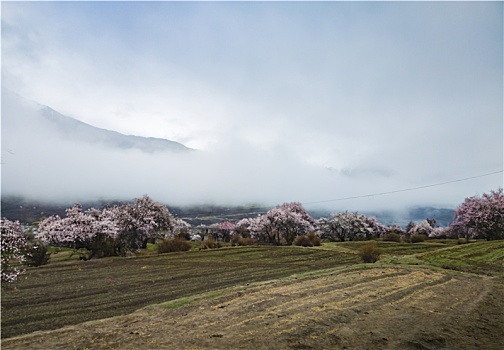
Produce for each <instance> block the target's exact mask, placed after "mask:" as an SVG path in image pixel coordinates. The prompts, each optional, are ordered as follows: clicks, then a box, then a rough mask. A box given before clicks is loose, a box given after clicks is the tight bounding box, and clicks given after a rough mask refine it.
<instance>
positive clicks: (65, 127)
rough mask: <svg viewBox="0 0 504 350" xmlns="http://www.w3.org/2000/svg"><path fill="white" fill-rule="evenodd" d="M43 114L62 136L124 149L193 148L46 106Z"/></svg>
mask: <svg viewBox="0 0 504 350" xmlns="http://www.w3.org/2000/svg"><path fill="white" fill-rule="evenodd" d="M41 112H42V116H43V117H44V118H45V119H47V120H48V121H50V122H52V123H53V125H54V126H55V127H56V128H57V129H58V131H59V132H60V133H61V135H62V136H64V137H68V138H70V139H72V140H78V141H86V142H91V143H96V142H98V143H101V144H104V145H106V146H110V147H116V148H122V149H139V150H141V151H144V152H159V151H172V152H184V151H190V150H191V149H190V148H188V147H186V146H184V145H183V144H181V143H178V142H175V141H171V140H167V139H162V138H155V137H143V136H135V135H124V134H121V133H119V132H117V131H112V130H107V129H102V128H97V127H95V126H92V125H89V124H86V123H84V122H81V121H80V120H77V119H74V118H71V117H68V116H65V115H63V114H61V113H58V112H57V111H55V110H54V109H52V108H50V107H47V106H44V107H42V109H41Z"/></svg>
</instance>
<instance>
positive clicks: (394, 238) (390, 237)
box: [383, 232, 401, 242]
mask: <svg viewBox="0 0 504 350" xmlns="http://www.w3.org/2000/svg"><path fill="white" fill-rule="evenodd" d="M383 240H384V241H387V242H401V236H400V235H399V234H398V233H395V232H390V233H387V234H386V235H384V236H383Z"/></svg>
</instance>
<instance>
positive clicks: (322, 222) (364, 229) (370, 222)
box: [318, 211, 388, 242]
mask: <svg viewBox="0 0 504 350" xmlns="http://www.w3.org/2000/svg"><path fill="white" fill-rule="evenodd" d="M318 226H319V230H320V232H321V236H322V237H323V238H326V239H329V240H332V241H336V240H339V241H342V242H344V241H346V240H348V241H353V240H354V239H371V237H372V236H373V235H376V236H380V235H382V234H384V233H386V232H387V231H388V230H387V227H386V226H384V225H382V224H380V223H378V222H377V221H376V219H375V218H374V217H369V216H366V215H363V214H359V213H358V212H348V211H345V212H339V213H335V214H333V215H332V216H331V217H330V218H321V219H319V222H318Z"/></svg>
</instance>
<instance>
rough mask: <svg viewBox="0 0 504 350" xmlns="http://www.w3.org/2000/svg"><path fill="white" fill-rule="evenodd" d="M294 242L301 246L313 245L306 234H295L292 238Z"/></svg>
mask: <svg viewBox="0 0 504 350" xmlns="http://www.w3.org/2000/svg"><path fill="white" fill-rule="evenodd" d="M294 244H295V245H297V246H301V247H313V243H312V242H311V241H310V238H308V236H297V237H296V239H295V240H294Z"/></svg>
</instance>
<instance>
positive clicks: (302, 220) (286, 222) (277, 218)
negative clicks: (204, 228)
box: [228, 203, 315, 245]
mask: <svg viewBox="0 0 504 350" xmlns="http://www.w3.org/2000/svg"><path fill="white" fill-rule="evenodd" d="M228 227H230V226H229V225H228ZM233 230H234V233H235V234H239V235H241V236H242V237H251V238H254V239H256V240H258V241H261V242H269V243H273V244H278V245H280V244H282V243H283V242H285V243H286V244H289V245H290V244H292V242H293V241H294V239H295V238H296V237H297V236H300V235H305V234H307V233H309V232H312V231H314V230H315V220H314V219H313V218H312V217H311V216H310V214H308V212H307V211H306V210H305V209H304V208H303V206H302V205H301V204H299V203H285V204H282V205H281V206H278V207H276V208H273V209H271V210H269V211H268V212H267V213H266V214H264V215H260V216H258V217H257V218H247V219H242V220H240V221H238V222H237V223H236V225H234V228H233Z"/></svg>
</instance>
